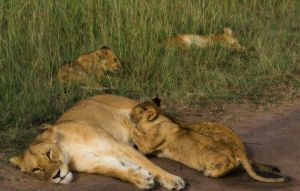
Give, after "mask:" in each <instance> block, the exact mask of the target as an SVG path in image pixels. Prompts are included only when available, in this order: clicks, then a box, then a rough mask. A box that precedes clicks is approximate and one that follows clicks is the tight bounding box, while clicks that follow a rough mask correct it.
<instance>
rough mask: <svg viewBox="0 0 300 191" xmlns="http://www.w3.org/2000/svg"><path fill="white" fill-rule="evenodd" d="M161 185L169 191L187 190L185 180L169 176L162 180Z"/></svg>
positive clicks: (160, 180)
mask: <svg viewBox="0 0 300 191" xmlns="http://www.w3.org/2000/svg"><path fill="white" fill-rule="evenodd" d="M158 181H159V183H160V184H161V185H162V186H163V187H165V188H167V189H169V190H182V189H184V188H185V182H184V180H183V179H182V178H181V177H179V176H174V175H168V176H165V177H162V178H160V179H159V180H158Z"/></svg>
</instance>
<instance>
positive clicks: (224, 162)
mask: <svg viewBox="0 0 300 191" xmlns="http://www.w3.org/2000/svg"><path fill="white" fill-rule="evenodd" d="M210 166H211V168H209V169H206V170H204V172H203V175H205V176H209V177H213V178H218V177H222V176H224V175H226V174H227V173H229V172H231V171H233V170H234V169H236V168H237V167H238V165H237V164H235V163H233V162H232V161H230V160H229V159H227V158H226V157H221V158H219V159H218V161H215V164H213V165H210Z"/></svg>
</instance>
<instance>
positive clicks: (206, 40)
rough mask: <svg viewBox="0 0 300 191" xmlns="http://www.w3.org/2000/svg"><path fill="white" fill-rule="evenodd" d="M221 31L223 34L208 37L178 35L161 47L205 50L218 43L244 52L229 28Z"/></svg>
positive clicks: (243, 48) (167, 40) (164, 42)
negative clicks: (194, 47)
mask: <svg viewBox="0 0 300 191" xmlns="http://www.w3.org/2000/svg"><path fill="white" fill-rule="evenodd" d="M223 31H224V33H221V34H210V35H193V34H178V35H176V36H174V37H171V38H168V39H166V40H165V41H163V43H162V45H163V46H164V47H166V48H181V49H186V48H189V47H191V46H196V47H200V48H206V47H209V46H211V45H213V44H216V43H220V44H222V45H224V46H227V47H228V48H230V49H232V50H235V51H238V52H243V51H245V50H246V48H245V47H244V46H241V45H240V43H239V41H238V39H237V38H236V37H235V36H234V34H233V32H232V30H231V28H228V27H227V28H224V29H223Z"/></svg>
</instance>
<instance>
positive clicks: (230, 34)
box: [223, 27, 233, 36]
mask: <svg viewBox="0 0 300 191" xmlns="http://www.w3.org/2000/svg"><path fill="white" fill-rule="evenodd" d="M223 31H224V34H226V35H228V36H233V32H232V30H231V28H229V27H226V28H224V29H223Z"/></svg>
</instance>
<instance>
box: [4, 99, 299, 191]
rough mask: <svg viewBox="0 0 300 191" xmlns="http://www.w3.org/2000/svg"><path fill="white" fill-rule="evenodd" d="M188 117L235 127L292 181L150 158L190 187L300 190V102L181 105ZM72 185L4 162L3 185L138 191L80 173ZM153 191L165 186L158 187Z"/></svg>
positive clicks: (253, 152) (254, 153) (259, 156)
mask: <svg viewBox="0 0 300 191" xmlns="http://www.w3.org/2000/svg"><path fill="white" fill-rule="evenodd" d="M177 111H178V112H177V113H178V115H180V116H181V117H182V120H183V122H186V123H190V122H194V121H207V120H209V121H217V122H222V123H225V124H227V125H230V126H231V127H233V128H234V129H235V130H236V131H237V132H238V133H239V134H240V135H241V137H242V139H243V140H244V142H245V144H246V147H247V149H248V152H249V156H250V157H251V158H254V159H255V160H257V161H260V162H263V163H268V164H273V165H276V166H279V167H280V169H281V172H282V174H283V175H286V176H290V177H291V178H292V181H291V182H289V183H274V184H270V183H261V182H257V181H255V180H252V179H251V178H250V177H249V176H248V175H247V174H246V173H245V172H233V173H230V174H228V175H226V176H225V177H224V178H219V179H213V178H207V177H204V176H203V175H201V174H200V173H199V172H197V171H195V170H192V169H189V168H187V167H185V166H184V165H182V164H179V163H176V162H173V161H171V160H167V159H158V158H151V160H152V161H153V162H154V163H156V164H157V165H159V166H161V167H162V168H164V169H166V170H168V171H169V172H172V173H174V174H176V175H179V176H181V177H183V178H184V179H185V180H186V182H188V183H189V186H188V188H187V190H191V191H192V190H228V191H238V190H241V191H248V190H261V191H265V190H276V191H281V190H282V191H283V190H284V191H286V190H291V191H292V190H295V191H296V190H300V165H299V162H300V139H299V138H300V101H296V102H294V103H293V104H283V105H281V106H279V107H272V108H268V109H263V108H258V107H256V106H253V105H249V104H247V105H245V104H244V105H228V104H227V105H223V106H221V107H212V108H206V109H202V110H197V109H187V108H182V109H180V110H177ZM75 176H76V179H75V180H74V182H72V183H71V184H68V185H54V184H51V183H47V182H43V181H39V180H36V179H34V178H32V177H30V176H28V175H25V174H23V173H21V172H20V171H19V170H17V169H16V168H14V167H12V166H11V165H9V164H7V163H5V162H0V190H47V191H48V190H55V191H58V190H103V191H104V190H113V191H126V190H128V191H129V190H138V189H137V188H136V187H135V186H133V185H132V184H129V183H126V182H122V181H120V180H117V179H114V178H110V177H105V176H101V175H93V174H76V175H75ZM154 190H165V189H164V188H162V187H159V186H157V187H156V188H155V189H154Z"/></svg>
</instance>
